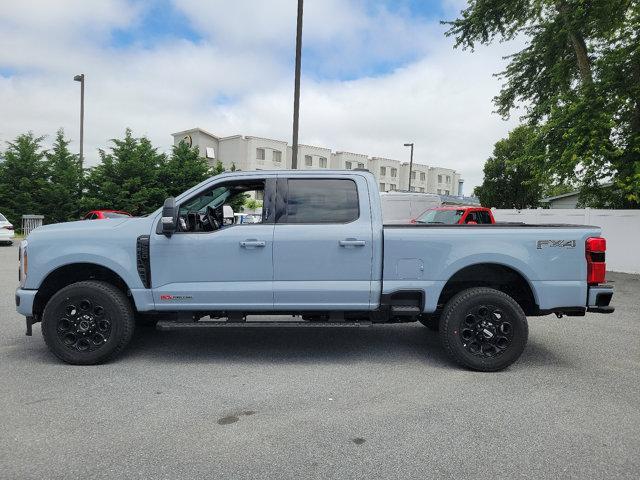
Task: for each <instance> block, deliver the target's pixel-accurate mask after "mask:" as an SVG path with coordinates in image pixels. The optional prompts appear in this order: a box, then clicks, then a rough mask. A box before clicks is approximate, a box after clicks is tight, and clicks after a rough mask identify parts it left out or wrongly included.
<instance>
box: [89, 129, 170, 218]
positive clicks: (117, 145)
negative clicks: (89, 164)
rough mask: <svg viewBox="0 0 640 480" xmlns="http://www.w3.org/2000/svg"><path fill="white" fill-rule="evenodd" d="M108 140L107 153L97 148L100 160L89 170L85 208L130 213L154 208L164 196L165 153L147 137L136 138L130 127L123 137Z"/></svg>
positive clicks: (143, 211) (140, 213)
mask: <svg viewBox="0 0 640 480" xmlns="http://www.w3.org/2000/svg"><path fill="white" fill-rule="evenodd" d="M111 141H112V143H113V146H111V147H110V149H109V151H108V152H107V151H104V150H100V151H99V153H100V158H101V160H102V162H101V163H100V164H98V165H97V166H96V167H94V168H92V169H91V171H90V172H89V175H88V177H87V181H86V182H85V183H86V194H85V198H84V201H83V205H84V208H85V209H116V210H124V211H127V212H129V213H131V214H133V215H143V214H146V213H150V212H152V211H153V210H155V209H157V208H158V207H159V206H161V205H162V202H163V200H164V199H165V197H166V196H167V195H166V193H167V187H166V186H165V185H164V183H163V181H162V180H161V179H160V172H161V171H163V169H164V165H165V162H166V157H165V155H164V154H162V153H158V151H157V149H156V148H155V147H153V145H151V142H150V141H149V139H147V138H146V137H141V138H135V137H134V136H133V135H132V133H131V130H130V129H126V131H125V136H124V138H123V139H113V140H111Z"/></svg>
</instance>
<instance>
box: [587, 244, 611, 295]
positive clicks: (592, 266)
mask: <svg viewBox="0 0 640 480" xmlns="http://www.w3.org/2000/svg"><path fill="white" fill-rule="evenodd" d="M606 251H607V241H606V240H605V239H604V238H602V237H589V238H587V242H586V248H585V254H586V256H587V283H588V284H589V285H598V284H599V283H604V282H605V274H606V271H607V264H606V263H605V252H606Z"/></svg>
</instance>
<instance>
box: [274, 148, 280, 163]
mask: <svg viewBox="0 0 640 480" xmlns="http://www.w3.org/2000/svg"><path fill="white" fill-rule="evenodd" d="M273 161H274V162H275V163H281V162H282V152H281V151H280V150H274V151H273Z"/></svg>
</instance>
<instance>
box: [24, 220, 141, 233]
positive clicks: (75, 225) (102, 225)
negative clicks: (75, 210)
mask: <svg viewBox="0 0 640 480" xmlns="http://www.w3.org/2000/svg"><path fill="white" fill-rule="evenodd" d="M128 220H134V219H133V218H108V219H104V220H78V221H75V222H65V223H52V224H51V225H43V226H42V227H38V228H37V229H36V230H34V231H33V232H34V233H35V232H38V233H44V232H73V231H95V230H111V229H112V228H115V227H117V226H118V225H121V224H122V223H124V222H126V221H128Z"/></svg>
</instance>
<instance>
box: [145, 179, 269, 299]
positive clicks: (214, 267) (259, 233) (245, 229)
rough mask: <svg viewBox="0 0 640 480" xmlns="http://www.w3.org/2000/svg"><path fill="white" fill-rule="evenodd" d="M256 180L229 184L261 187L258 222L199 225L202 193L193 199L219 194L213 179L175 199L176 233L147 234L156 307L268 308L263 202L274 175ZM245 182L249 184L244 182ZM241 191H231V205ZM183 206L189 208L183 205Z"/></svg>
mask: <svg viewBox="0 0 640 480" xmlns="http://www.w3.org/2000/svg"><path fill="white" fill-rule="evenodd" d="M262 180H263V179H254V178H244V179H242V181H243V182H245V185H244V186H243V185H242V184H240V185H239V186H238V181H237V180H234V181H233V182H232V185H231V187H233V188H235V189H238V188H240V189H241V188H253V185H255V184H256V182H258V183H262V184H263V185H264V187H265V189H264V202H265V205H264V206H263V212H265V213H264V214H263V215H262V222H261V223H238V224H236V223H233V224H230V225H223V226H222V227H221V228H219V229H215V230H213V231H206V230H203V229H201V228H200V229H199V227H198V222H199V221H200V219H199V216H200V215H203V212H204V214H205V215H206V205H205V204H206V202H207V201H208V197H202V198H205V200H204V201H198V198H197V196H198V195H209V194H210V193H209V192H211V191H213V192H214V194H215V195H220V193H219V192H220V191H224V190H223V189H222V187H225V184H224V183H222V184H221V183H220V182H217V183H216V182H213V183H212V184H211V185H210V186H207V187H205V188H204V189H203V191H200V192H198V193H196V194H194V195H192V196H190V197H189V198H188V199H185V200H184V201H181V205H179V206H180V208H179V211H180V215H181V219H180V223H182V231H179V232H176V233H174V234H173V235H172V236H171V237H166V236H165V235H162V234H158V233H156V232H153V233H152V234H151V245H150V246H151V249H150V257H151V282H152V288H153V297H154V301H155V305H156V309H157V310H165V311H166V310H205V311H207V310H209V311H211V310H213V311H215V310H218V311H219V310H270V309H272V308H273V282H272V281H273V232H274V225H273V221H272V220H271V219H270V218H269V216H268V211H269V208H268V203H269V202H270V199H271V197H272V190H274V189H275V179H274V180H273V181H271V180H268V179H267V180H264V181H262ZM247 183H249V184H250V185H249V186H246V184H247ZM271 185H273V187H271ZM234 191H235V190H234ZM241 194H242V195H245V193H244V192H241V193H237V192H236V193H234V194H233V198H235V200H234V202H233V203H235V204H236V208H238V207H237V204H238V201H237V198H238V195H241ZM229 200H232V198H230V199H229ZM229 200H223V201H224V202H225V203H227V202H228V201H229ZM214 202H215V200H214ZM233 203H232V204H233ZM187 204H189V205H195V207H189V208H186V207H184V205H187ZM203 205H205V206H204V207H203ZM189 209H191V210H195V211H189ZM229 221H232V220H229Z"/></svg>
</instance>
